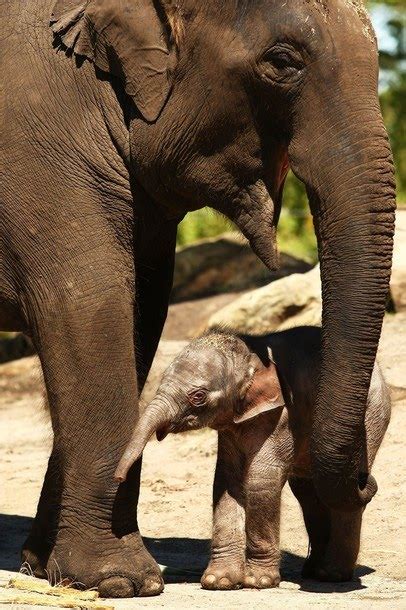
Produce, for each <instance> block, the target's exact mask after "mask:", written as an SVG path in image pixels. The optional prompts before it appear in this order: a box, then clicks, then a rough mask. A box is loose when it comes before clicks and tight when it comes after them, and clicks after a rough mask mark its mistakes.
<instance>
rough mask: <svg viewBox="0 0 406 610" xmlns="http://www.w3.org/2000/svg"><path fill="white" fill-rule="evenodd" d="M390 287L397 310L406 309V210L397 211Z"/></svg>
mask: <svg viewBox="0 0 406 610" xmlns="http://www.w3.org/2000/svg"><path fill="white" fill-rule="evenodd" d="M390 288H391V296H392V301H393V305H394V308H395V311H397V312H400V311H406V210H397V212H396V231H395V242H394V249H393V264H392V277H391V283H390Z"/></svg>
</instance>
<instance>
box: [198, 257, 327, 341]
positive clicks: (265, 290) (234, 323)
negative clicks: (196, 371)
mask: <svg viewBox="0 0 406 610" xmlns="http://www.w3.org/2000/svg"><path fill="white" fill-rule="evenodd" d="M320 316H321V285H320V269H319V266H318V265H317V266H316V267H314V269H312V270H311V271H309V272H307V273H295V274H293V275H289V276H288V277H284V278H281V279H279V280H275V281H274V282H272V283H271V284H268V285H267V286H263V287H262V288H258V289H257V290H253V291H251V292H248V293H246V294H244V295H242V296H241V297H239V298H238V299H236V300H235V301H233V302H232V303H230V304H229V305H227V306H226V307H224V308H223V309H221V310H220V311H218V312H217V313H215V314H214V315H212V316H211V317H210V319H209V322H208V327H213V326H217V325H226V326H229V327H230V328H232V329H235V330H237V331H238V332H247V333H255V334H262V333H266V332H271V331H273V330H278V329H282V328H288V327H290V326H298V325H299V324H320Z"/></svg>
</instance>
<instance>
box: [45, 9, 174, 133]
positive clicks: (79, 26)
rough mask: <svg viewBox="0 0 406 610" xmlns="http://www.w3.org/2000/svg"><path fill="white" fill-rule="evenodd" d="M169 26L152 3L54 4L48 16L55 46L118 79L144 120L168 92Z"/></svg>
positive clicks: (171, 57) (150, 117)
mask: <svg viewBox="0 0 406 610" xmlns="http://www.w3.org/2000/svg"><path fill="white" fill-rule="evenodd" d="M172 17H173V15H172ZM169 22H171V23H169ZM174 23H175V21H174V19H173V18H172V19H169V15H167V14H166V13H165V11H164V9H163V7H162V5H161V3H160V2H158V1H155V0H82V1H81V0H57V2H56V3H55V5H54V8H53V12H52V16H51V26H52V30H53V32H54V35H55V38H56V42H57V43H58V42H59V44H62V45H63V46H64V48H65V49H67V50H69V51H71V52H73V53H75V55H78V56H82V57H86V58H87V59H89V60H90V61H93V62H94V64H95V65H96V66H97V67H98V68H99V69H100V70H103V71H104V72H108V73H109V74H111V75H113V76H115V77H117V78H119V79H120V80H121V81H122V82H123V85H124V87H125V91H126V92H127V93H128V95H130V96H131V97H132V98H133V100H134V102H135V104H136V106H137V108H138V110H139V111H140V113H141V114H142V116H143V117H144V119H146V120H147V121H155V120H156V119H157V118H158V116H159V114H160V112H161V110H162V108H163V107H164V105H165V103H166V100H167V98H168V96H169V93H170V90H171V73H172V71H173V68H174V62H175V59H176V48H175V47H176V44H175V38H176V36H175V34H176V32H175V31H174ZM176 23H177V22H176ZM176 23H175V24H176ZM178 30H179V27H177V28H176V31H178Z"/></svg>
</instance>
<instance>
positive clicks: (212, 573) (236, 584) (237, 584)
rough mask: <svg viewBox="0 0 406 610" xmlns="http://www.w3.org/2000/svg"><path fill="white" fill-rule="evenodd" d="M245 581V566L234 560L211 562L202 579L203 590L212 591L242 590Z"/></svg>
mask: <svg viewBox="0 0 406 610" xmlns="http://www.w3.org/2000/svg"><path fill="white" fill-rule="evenodd" d="M243 581H244V564H243V563H242V562H240V561H238V562H234V563H233V562H232V560H230V559H229V560H224V561H219V560H216V561H211V562H210V563H209V565H208V566H207V568H206V570H205V572H204V574H203V576H202V578H201V581H200V582H201V585H202V588H203V589H208V590H211V591H232V590H235V589H242V587H243Z"/></svg>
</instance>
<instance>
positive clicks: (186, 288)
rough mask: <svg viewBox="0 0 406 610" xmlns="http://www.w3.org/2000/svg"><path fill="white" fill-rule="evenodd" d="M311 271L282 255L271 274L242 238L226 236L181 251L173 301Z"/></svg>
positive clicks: (198, 243)
mask: <svg viewBox="0 0 406 610" xmlns="http://www.w3.org/2000/svg"><path fill="white" fill-rule="evenodd" d="M310 268H311V265H310V264H309V263H307V262H305V261H303V260H300V259H297V258H295V257H294V256H290V255H289V254H285V253H282V254H281V256H280V268H279V269H278V270H277V271H269V270H268V269H267V268H266V267H265V265H264V264H263V263H261V261H260V260H259V259H258V258H257V257H256V255H255V254H254V253H253V252H252V250H251V248H250V246H249V244H248V242H247V241H246V240H245V239H244V238H243V237H241V235H239V234H238V233H226V234H224V235H221V236H219V237H214V238H211V239H204V240H201V241H198V242H195V243H194V244H191V245H188V246H184V247H181V248H179V249H178V251H177V253H176V263H175V275H174V282H173V289H172V295H171V300H172V302H174V303H175V302H179V301H187V300H190V299H198V298H202V297H207V296H210V295H213V294H219V293H224V292H241V291H243V290H248V289H251V288H257V287H258V286H263V285H264V284H268V283H269V282H272V281H273V280H276V279H278V278H281V277H284V276H286V275H290V274H291V273H304V272H306V271H308V270H309V269H310Z"/></svg>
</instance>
